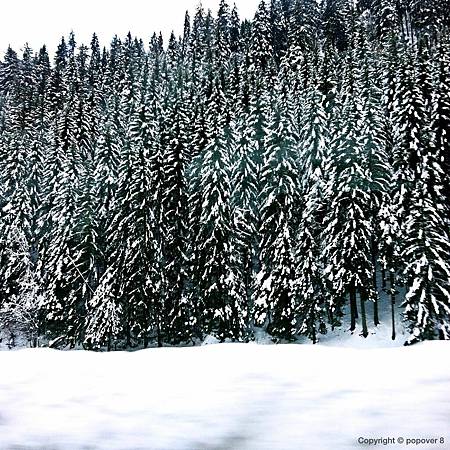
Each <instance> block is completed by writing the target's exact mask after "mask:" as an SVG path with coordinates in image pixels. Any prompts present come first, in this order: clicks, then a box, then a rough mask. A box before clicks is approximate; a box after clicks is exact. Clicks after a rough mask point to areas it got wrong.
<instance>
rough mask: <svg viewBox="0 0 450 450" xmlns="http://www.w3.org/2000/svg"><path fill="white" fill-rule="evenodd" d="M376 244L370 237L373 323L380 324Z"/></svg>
mask: <svg viewBox="0 0 450 450" xmlns="http://www.w3.org/2000/svg"><path fill="white" fill-rule="evenodd" d="M376 250H377V245H376V242H375V239H374V238H372V266H373V272H372V285H373V290H374V293H375V297H374V299H373V323H374V324H375V326H378V325H379V324H380V317H379V314H378V281H377V255H376Z"/></svg>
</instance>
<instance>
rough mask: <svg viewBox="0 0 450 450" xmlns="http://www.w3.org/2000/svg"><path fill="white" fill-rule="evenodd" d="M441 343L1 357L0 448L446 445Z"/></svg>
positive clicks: (449, 373) (449, 410) (448, 408)
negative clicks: (411, 441) (372, 441)
mask: <svg viewBox="0 0 450 450" xmlns="http://www.w3.org/2000/svg"><path fill="white" fill-rule="evenodd" d="M449 355H450V344H449V343H447V342H428V343H424V344H419V345H415V346H412V347H397V348H380V349H364V350H363V349H358V348H333V347H329V346H312V345H278V346H275V345H256V344H220V345H208V346H202V347H195V348H173V349H170V348H163V349H150V350H144V351H139V352H133V353H126V352H117V353H90V352H84V351H71V352H61V351H56V350H48V349H35V350H32V349H27V350H17V351H10V352H0V367H1V370H0V448H1V449H2V450H3V449H8V450H9V449H27V450H28V449H40V450H43V449H45V450H62V449H64V450H65V449H69V450H77V449H85V450H87V449H105V450H106V449H108V450H113V449H127V450H134V449H151V450H153V449H155V450H156V449H164V450H177V449H180V450H181V449H189V450H191V449H195V450H203V449H205V450H206V449H208V450H210V449H211V450H212V449H215V450H218V449H221V450H224V449H229V450H240V449H255V450H256V449H258V450H260V449H280V450H289V449H296V450H297V449H306V450H309V449H319V450H321V449H333V450H334V449H351V448H360V447H365V448H373V447H369V446H368V445H363V444H358V439H359V438H360V437H361V438H380V437H384V438H387V437H393V438H398V437H403V438H405V439H407V438H417V437H420V438H438V439H440V438H441V437H443V438H444V439H445V443H444V444H440V443H438V444H436V445H431V444H423V445H419V446H416V445H409V446H406V444H403V445H398V444H395V445H392V446H382V445H381V444H379V445H378V446H377V447H382V448H396V449H398V448H421V449H432V448H433V449H434V448H441V449H443V448H445V449H450V358H449Z"/></svg>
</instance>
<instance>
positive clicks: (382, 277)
mask: <svg viewBox="0 0 450 450" xmlns="http://www.w3.org/2000/svg"><path fill="white" fill-rule="evenodd" d="M381 288H382V289H386V269H381Z"/></svg>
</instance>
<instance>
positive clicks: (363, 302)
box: [359, 291, 369, 338]
mask: <svg viewBox="0 0 450 450" xmlns="http://www.w3.org/2000/svg"><path fill="white" fill-rule="evenodd" d="M359 297H360V300H361V324H362V335H363V336H364V337H365V338H366V337H367V336H368V335H369V332H368V331H367V319H366V299H367V294H366V293H365V292H362V291H360V294H359Z"/></svg>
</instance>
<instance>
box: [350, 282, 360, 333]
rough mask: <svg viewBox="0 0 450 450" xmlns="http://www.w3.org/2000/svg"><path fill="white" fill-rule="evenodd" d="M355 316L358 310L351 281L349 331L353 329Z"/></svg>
mask: <svg viewBox="0 0 450 450" xmlns="http://www.w3.org/2000/svg"><path fill="white" fill-rule="evenodd" d="M357 317H358V311H357V306H356V289H355V286H354V284H353V282H352V285H351V286H350V319H351V325H350V331H355V328H356V319H357Z"/></svg>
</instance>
